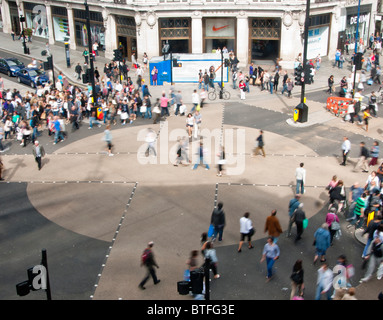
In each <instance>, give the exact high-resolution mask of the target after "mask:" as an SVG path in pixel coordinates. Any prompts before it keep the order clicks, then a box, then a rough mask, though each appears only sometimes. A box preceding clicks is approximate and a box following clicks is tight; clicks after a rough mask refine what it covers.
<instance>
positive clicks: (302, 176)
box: [295, 162, 306, 194]
mask: <svg viewBox="0 0 383 320" xmlns="http://www.w3.org/2000/svg"><path fill="white" fill-rule="evenodd" d="M303 166H304V163H303V162H301V163H300V164H299V167H298V168H296V170H295V179H296V181H297V190H296V193H297V194H304V193H305V188H304V186H305V183H306V169H304V168H303ZM299 188H300V190H301V192H299Z"/></svg>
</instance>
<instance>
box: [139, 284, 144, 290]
mask: <svg viewBox="0 0 383 320" xmlns="http://www.w3.org/2000/svg"><path fill="white" fill-rule="evenodd" d="M138 287H139V288H140V289H141V290H145V289H146V288H145V287H144V286H142V285H140V284H139V285H138Z"/></svg>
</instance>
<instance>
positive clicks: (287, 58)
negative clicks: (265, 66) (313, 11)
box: [280, 11, 303, 69]
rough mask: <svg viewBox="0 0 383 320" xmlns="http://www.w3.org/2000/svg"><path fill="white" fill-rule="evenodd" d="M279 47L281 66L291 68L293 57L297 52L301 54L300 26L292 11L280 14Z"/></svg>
mask: <svg viewBox="0 0 383 320" xmlns="http://www.w3.org/2000/svg"><path fill="white" fill-rule="evenodd" d="M292 44H294V45H292ZM280 48H281V49H280V58H282V61H281V62H280V64H281V66H282V68H284V69H293V68H294V60H295V58H296V57H297V56H298V54H299V53H302V55H303V40H302V37H301V27H300V25H299V23H298V21H297V20H296V19H294V17H293V13H292V12H287V11H286V12H285V13H284V14H283V16H282V24H281V40H280Z"/></svg>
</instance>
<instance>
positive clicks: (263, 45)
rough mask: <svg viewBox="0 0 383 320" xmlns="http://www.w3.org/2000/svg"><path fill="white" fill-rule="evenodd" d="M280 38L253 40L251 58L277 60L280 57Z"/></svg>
mask: <svg viewBox="0 0 383 320" xmlns="http://www.w3.org/2000/svg"><path fill="white" fill-rule="evenodd" d="M279 43H280V42H279V40H257V39H253V40H252V41H251V60H276V59H277V58H278V57H279Z"/></svg>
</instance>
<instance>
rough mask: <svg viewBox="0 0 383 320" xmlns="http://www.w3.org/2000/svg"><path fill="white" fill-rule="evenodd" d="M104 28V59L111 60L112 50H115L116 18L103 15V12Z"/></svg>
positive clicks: (110, 15)
mask: <svg viewBox="0 0 383 320" xmlns="http://www.w3.org/2000/svg"><path fill="white" fill-rule="evenodd" d="M103 18H104V27H105V58H107V59H113V50H115V49H117V48H118V47H117V45H118V44H117V29H116V28H117V25H116V16H115V15H112V14H107V15H105V14H104V12H103Z"/></svg>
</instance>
